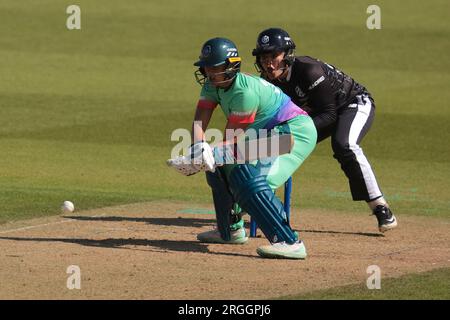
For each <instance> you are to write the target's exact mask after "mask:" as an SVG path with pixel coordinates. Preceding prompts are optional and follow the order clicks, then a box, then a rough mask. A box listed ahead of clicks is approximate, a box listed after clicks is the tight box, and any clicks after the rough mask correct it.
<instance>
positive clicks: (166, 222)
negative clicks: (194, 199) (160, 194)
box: [64, 216, 216, 227]
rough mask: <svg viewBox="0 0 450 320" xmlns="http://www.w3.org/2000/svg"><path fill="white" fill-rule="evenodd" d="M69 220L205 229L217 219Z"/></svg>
mask: <svg viewBox="0 0 450 320" xmlns="http://www.w3.org/2000/svg"><path fill="white" fill-rule="evenodd" d="M64 218H67V219H73V220H80V221H106V222H111V221H112V222H124V221H126V222H143V223H148V224H153V225H158V226H175V227H203V226H209V225H211V224H214V225H215V224H216V220H215V219H198V218H181V217H179V218H151V217H150V218H139V217H120V216H105V217H88V216H64Z"/></svg>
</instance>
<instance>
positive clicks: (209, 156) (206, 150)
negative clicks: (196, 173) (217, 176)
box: [188, 141, 216, 172]
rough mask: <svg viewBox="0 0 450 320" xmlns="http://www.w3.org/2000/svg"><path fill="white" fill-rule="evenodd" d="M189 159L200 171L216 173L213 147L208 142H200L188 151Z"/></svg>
mask: <svg viewBox="0 0 450 320" xmlns="http://www.w3.org/2000/svg"><path fill="white" fill-rule="evenodd" d="M188 157H190V159H191V162H192V164H193V165H194V166H195V167H196V168H197V169H198V170H200V171H211V172H214V171H216V161H215V160H214V153H213V151H212V149H211V146H210V145H209V144H208V143H207V142H203V141H199V142H196V143H194V144H193V145H192V146H190V147H189V149H188Z"/></svg>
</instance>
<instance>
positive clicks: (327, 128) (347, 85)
mask: <svg viewBox="0 0 450 320" xmlns="http://www.w3.org/2000/svg"><path fill="white" fill-rule="evenodd" d="M294 49H295V44H294V41H293V40H292V39H291V37H290V36H289V34H288V33H287V32H286V31H285V30H283V29H280V28H270V29H266V30H264V31H262V32H261V33H260V34H259V36H258V38H257V42H256V48H255V49H254V50H253V55H254V56H256V66H257V70H258V71H259V72H260V73H261V77H263V78H264V79H266V80H267V81H269V82H271V83H272V84H274V85H276V86H278V87H280V88H281V89H282V90H283V92H284V93H286V94H287V95H289V97H291V99H292V100H293V101H294V102H295V103H296V104H297V105H298V106H301V108H302V109H304V110H306V111H307V112H308V114H309V115H310V116H311V117H312V118H313V120H314V124H315V126H316V129H317V132H318V142H320V141H322V140H324V139H325V138H327V137H331V146H332V148H333V152H334V155H333V156H334V158H335V159H337V161H339V163H340V165H341V168H342V170H343V171H344V173H345V175H346V176H347V178H348V181H349V184H350V190H351V193H352V197H353V200H354V201H360V200H363V201H366V202H367V203H368V205H369V207H370V209H371V210H372V212H373V214H374V215H375V216H376V217H377V220H378V227H379V230H380V231H381V232H384V231H387V230H390V229H393V228H395V227H396V226H397V220H396V218H395V216H394V215H393V214H392V212H391V210H390V209H389V205H388V203H387V202H386V200H385V198H384V197H383V194H382V192H381V190H380V187H379V186H378V183H377V180H376V179H375V174H374V172H373V170H372V168H371V166H370V164H369V161H368V160H367V158H366V156H365V155H364V153H363V150H362V148H361V146H360V143H361V140H362V139H363V138H364V136H365V135H366V134H367V132H368V130H369V128H370V126H371V124H372V122H373V119H374V115H375V104H374V100H373V98H372V96H371V95H370V93H369V92H368V91H367V89H366V88H365V87H363V86H362V85H360V84H359V83H357V82H356V81H355V80H353V79H352V78H351V77H350V76H348V75H346V74H345V73H343V72H342V71H340V70H338V69H337V68H335V67H334V66H332V65H329V64H327V63H325V62H322V61H320V60H318V59H315V58H311V57H309V56H295V55H294Z"/></svg>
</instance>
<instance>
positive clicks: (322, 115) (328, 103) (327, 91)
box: [305, 65, 337, 131]
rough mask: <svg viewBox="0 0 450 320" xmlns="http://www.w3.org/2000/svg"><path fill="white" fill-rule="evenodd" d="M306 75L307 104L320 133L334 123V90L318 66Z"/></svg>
mask: <svg viewBox="0 0 450 320" xmlns="http://www.w3.org/2000/svg"><path fill="white" fill-rule="evenodd" d="M307 73H308V74H307V75H306V78H308V79H309V81H308V83H309V87H308V88H305V89H306V90H307V92H308V104H309V105H310V108H311V110H312V112H311V117H312V118H313V121H314V124H315V126H316V129H317V131H320V130H321V129H324V128H326V127H328V126H329V125H330V124H332V123H334V122H335V121H336V118H337V109H336V100H335V90H334V89H333V87H332V85H331V83H330V80H329V79H328V77H327V75H326V74H325V72H324V71H323V69H322V68H321V67H320V66H319V65H315V66H314V67H313V68H311V69H310V70H308V71H307Z"/></svg>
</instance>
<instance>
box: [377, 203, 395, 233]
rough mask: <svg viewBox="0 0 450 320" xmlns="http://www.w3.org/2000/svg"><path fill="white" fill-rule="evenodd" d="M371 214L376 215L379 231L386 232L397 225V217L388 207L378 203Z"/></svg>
mask: <svg viewBox="0 0 450 320" xmlns="http://www.w3.org/2000/svg"><path fill="white" fill-rule="evenodd" d="M373 214H374V215H375V216H376V217H377V220H378V229H379V230H380V232H386V231H388V230H391V229H394V228H395V227H396V226H397V219H396V218H395V216H394V214H393V213H392V211H391V209H389V208H388V207H386V206H383V205H378V206H376V208H375V209H374V210H373Z"/></svg>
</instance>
